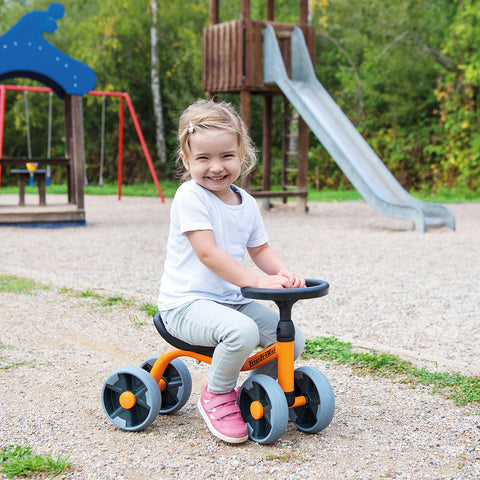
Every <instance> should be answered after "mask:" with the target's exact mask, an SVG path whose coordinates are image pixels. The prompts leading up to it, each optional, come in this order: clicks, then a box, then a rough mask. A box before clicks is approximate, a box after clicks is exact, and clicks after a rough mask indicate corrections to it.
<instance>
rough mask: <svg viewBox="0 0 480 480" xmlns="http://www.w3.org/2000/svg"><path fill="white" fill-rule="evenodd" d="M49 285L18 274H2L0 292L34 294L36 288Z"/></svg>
mask: <svg viewBox="0 0 480 480" xmlns="http://www.w3.org/2000/svg"><path fill="white" fill-rule="evenodd" d="M48 288H49V287H47V286H45V285H43V284H41V283H38V282H35V281H33V280H30V279H28V278H23V277H17V276H16V275H0V292H2V293H16V294H18V295H32V294H33V293H34V292H35V291H36V290H40V289H48Z"/></svg>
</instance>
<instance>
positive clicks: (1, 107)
mask: <svg viewBox="0 0 480 480" xmlns="http://www.w3.org/2000/svg"><path fill="white" fill-rule="evenodd" d="M7 90H13V91H22V92H23V91H27V92H40V93H50V92H53V90H52V89H51V88H48V87H30V86H23V85H0V158H2V156H3V131H4V124H5V99H6V92H7ZM87 95H93V96H97V97H103V96H105V97H116V98H119V99H120V106H119V114H118V171H117V181H118V199H119V200H120V199H121V198H122V179H123V178H122V174H123V130H124V116H125V115H124V110H125V106H124V104H125V102H126V103H127V107H128V110H129V112H130V116H131V118H132V121H133V124H134V126H135V130H136V132H137V136H138V139H139V141H140V144H141V146H142V149H143V153H144V155H145V159H146V161H147V164H148V167H149V169H150V173H151V175H152V178H153V182H154V183H155V187H156V189H157V192H158V196H159V197H160V199H161V201H162V203H165V198H164V196H163V192H162V189H161V187H160V183H159V181H158V177H157V174H156V173H155V168H154V166H153V162H152V158H151V156H150V153H149V151H148V147H147V144H146V142H145V138H144V137H143V133H142V129H141V128H140V123H139V122H138V118H137V114H136V113H135V108H134V107H133V103H132V100H131V98H130V95H129V94H128V93H127V92H103V91H100V90H91V91H90V92H88V93H87ZM1 180H2V166H1V165H0V188H1Z"/></svg>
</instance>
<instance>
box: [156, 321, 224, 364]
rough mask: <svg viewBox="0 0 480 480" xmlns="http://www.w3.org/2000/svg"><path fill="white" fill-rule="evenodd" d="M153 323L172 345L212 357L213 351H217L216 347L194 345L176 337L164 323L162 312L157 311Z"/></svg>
mask: <svg viewBox="0 0 480 480" xmlns="http://www.w3.org/2000/svg"><path fill="white" fill-rule="evenodd" d="M153 323H154V325H155V328H156V329H157V330H158V333H159V334H160V335H161V336H162V337H163V338H164V340H166V341H167V342H168V343H169V344H170V345H173V346H174V347H177V348H179V349H180V350H187V351H188V352H195V353H199V354H200V355H205V356H207V357H211V356H212V355H213V352H214V351H215V347H205V346H202V345H192V344H190V343H187V342H184V341H183V340H180V339H178V338H176V337H174V336H173V335H170V333H168V331H167V329H166V328H165V324H164V323H163V320H162V317H161V315H160V312H157V313H156V314H155V316H154V317H153Z"/></svg>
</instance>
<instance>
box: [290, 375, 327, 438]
mask: <svg viewBox="0 0 480 480" xmlns="http://www.w3.org/2000/svg"><path fill="white" fill-rule="evenodd" d="M294 375H295V396H296V397H298V396H300V395H304V396H305V397H306V399H307V404H306V405H304V406H302V407H296V408H291V409H290V411H289V414H290V419H291V420H292V422H293V423H294V424H295V426H296V427H297V428H298V429H299V430H301V431H302V432H306V433H317V432H319V431H320V430H323V429H324V428H326V427H328V425H329V424H330V422H331V421H332V418H333V414H334V412H335V396H334V394H333V390H332V386H331V385H330V382H329V381H328V380H327V377H326V376H325V375H324V374H323V373H322V372H320V371H319V370H317V369H316V368H313V367H300V368H297V369H296V370H295V373H294Z"/></svg>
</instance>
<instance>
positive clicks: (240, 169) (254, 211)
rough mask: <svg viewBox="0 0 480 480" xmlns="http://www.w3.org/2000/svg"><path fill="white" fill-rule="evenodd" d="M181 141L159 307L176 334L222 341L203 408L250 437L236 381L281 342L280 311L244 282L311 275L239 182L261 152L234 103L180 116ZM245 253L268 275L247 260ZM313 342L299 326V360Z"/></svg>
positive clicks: (225, 429) (219, 432) (273, 369)
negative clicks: (248, 294) (288, 256)
mask: <svg viewBox="0 0 480 480" xmlns="http://www.w3.org/2000/svg"><path fill="white" fill-rule="evenodd" d="M178 138H179V144H180V149H179V161H181V164H182V165H183V167H184V169H185V173H184V176H183V180H185V182H184V183H183V184H182V185H181V186H180V187H179V188H178V190H177V193H176V195H175V198H174V200H173V203H172V208H171V212H170V231H169V237H168V243H167V257H166V261H165V267H164V273H163V275H162V279H161V284H160V292H159V299H158V308H159V310H160V313H161V315H162V318H163V321H164V323H165V326H166V328H167V330H168V331H169V333H170V334H171V335H173V336H175V337H177V338H179V339H181V340H183V341H185V342H188V343H190V344H194V345H203V346H213V347H215V352H214V354H213V357H212V363H211V368H210V371H209V375H208V384H207V386H206V387H205V390H204V391H203V393H202V395H201V397H200V399H199V402H198V408H199V411H200V413H201V415H202V417H203V418H204V420H205V421H206V423H207V426H208V428H209V429H210V431H211V432H212V433H213V434H214V435H215V436H217V437H218V438H220V439H222V440H224V441H226V442H229V443H241V442H244V441H246V440H247V438H248V432H247V427H246V425H245V423H244V422H243V419H242V416H241V414H240V409H239V408H238V404H237V392H236V390H235V386H236V383H237V379H238V376H239V373H240V370H241V368H242V365H243V364H244V362H245V361H246V359H247V358H248V356H249V355H250V353H251V352H252V351H253V349H254V348H255V347H257V346H260V347H267V346H269V345H271V344H273V343H275V342H276V328H277V323H278V320H279V317H278V313H277V312H275V311H273V310H271V309H270V308H268V307H267V306H265V305H263V304H260V303H258V302H255V301H252V300H250V299H247V298H244V297H243V296H242V294H241V291H240V288H241V287H247V286H250V287H260V288H299V287H304V286H305V280H304V279H303V278H301V277H299V276H297V275H296V274H294V273H293V272H291V271H290V270H289V269H288V267H287V266H286V265H285V263H284V262H283V261H282V259H281V258H280V257H279V256H278V255H277V254H276V253H275V251H274V250H273V249H272V248H271V247H270V246H269V244H268V237H267V234H266V232H265V228H264V225H263V221H262V217H261V215H260V211H259V208H258V205H257V202H256V201H255V199H254V198H253V197H252V196H251V195H249V194H248V193H247V192H246V191H245V190H243V189H242V188H239V187H237V186H235V185H234V183H235V182H236V181H237V180H238V179H239V178H241V177H244V176H246V175H248V173H249V172H250V171H251V170H252V168H253V167H254V166H255V162H256V157H255V151H254V148H253V145H252V142H251V139H250V137H249V135H248V134H247V130H246V127H245V125H244V123H243V121H242V120H241V118H240V117H239V115H238V114H237V113H236V112H235V110H234V109H233V107H232V106H231V105H230V104H228V103H224V102H223V103H215V102H213V101H207V100H199V101H197V102H196V103H194V104H193V105H191V106H190V107H188V108H187V109H186V110H185V112H184V113H183V114H182V116H181V117H180V121H179V129H178ZM246 253H248V254H249V256H250V257H251V259H252V260H253V262H254V263H255V265H256V266H257V267H258V268H259V269H260V270H261V271H262V272H264V273H265V274H266V275H258V274H257V273H256V272H253V271H251V270H249V269H247V268H245V267H244V266H243V259H244V257H245V255H246ZM304 343H305V338H304V336H303V334H302V332H301V331H300V330H299V329H297V328H296V327H295V358H297V357H298V356H299V355H300V354H301V352H302V350H303V347H304ZM257 373H263V374H266V375H270V376H272V377H274V378H276V376H277V362H276V361H272V362H270V363H268V364H266V365H264V366H262V367H259V368H258V369H256V370H254V371H252V373H251V374H257Z"/></svg>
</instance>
